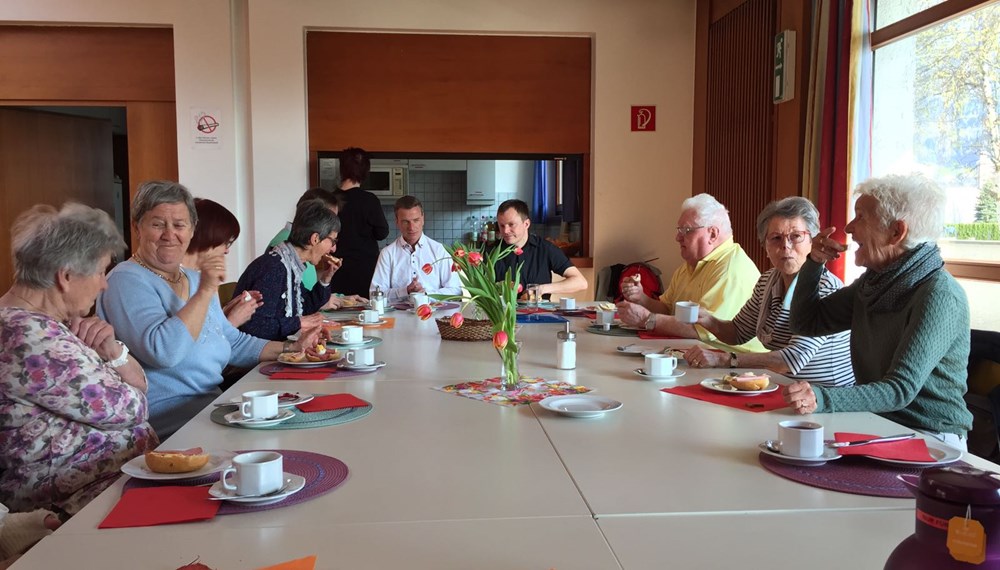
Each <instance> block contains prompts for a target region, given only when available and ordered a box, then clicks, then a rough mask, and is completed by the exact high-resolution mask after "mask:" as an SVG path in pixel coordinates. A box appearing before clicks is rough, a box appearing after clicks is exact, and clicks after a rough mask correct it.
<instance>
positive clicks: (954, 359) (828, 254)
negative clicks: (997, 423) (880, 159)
mask: <svg viewBox="0 0 1000 570" xmlns="http://www.w3.org/2000/svg"><path fill="white" fill-rule="evenodd" d="M855 194H856V195H857V196H858V200H857V202H856V203H855V205H854V210H855V217H854V219H853V220H851V222H850V223H849V224H847V227H846V228H844V229H845V231H846V232H847V233H849V234H851V238H852V239H853V241H854V242H855V243H856V244H857V245H858V249H857V252H856V253H855V258H854V260H855V263H856V264H857V265H859V266H862V267H865V268H867V271H866V272H865V273H864V274H863V275H862V276H861V277H860V278H859V279H858V280H857V281H855V282H854V283H852V284H851V285H848V286H847V287H844V288H843V289H841V290H839V291H836V292H834V293H831V294H830V295H828V296H826V297H823V298H820V297H819V294H818V291H817V285H818V281H819V276H820V274H821V270H822V266H823V264H824V263H826V262H827V261H829V260H831V259H835V258H837V257H839V256H840V253H841V252H843V251H846V249H847V248H846V246H844V245H842V244H839V243H837V242H836V241H834V240H832V239H830V234H831V233H832V232H833V230H834V228H827V229H825V230H823V231H822V232H820V233H819V235H817V236H816V238H814V240H813V246H812V251H811V252H810V253H809V258H808V259H807V260H806V262H805V263H804V264H803V266H802V269H801V270H800V271H799V284H798V287H797V288H796V289H795V294H794V296H793V298H792V320H791V325H792V329H793V330H794V331H795V332H796V333H798V334H804V335H810V336H818V335H826V334H832V333H835V332H838V331H842V330H847V329H850V331H851V359H852V364H853V366H854V376H855V379H856V381H857V384H856V385H854V386H851V387H847V388H825V387H822V386H814V385H810V384H809V383H807V382H796V383H794V384H791V385H789V386H787V387H786V388H785V389H784V390H783V394H784V396H785V400H786V401H787V402H788V403H789V404H790V405H791V406H792V408H793V409H795V411H796V412H798V413H800V414H809V413H812V412H859V411H866V412H874V413H877V414H880V415H882V416H885V417H886V418H888V419H890V420H892V421H894V422H897V423H900V424H903V425H905V426H907V427H910V428H913V429H917V430H920V431H922V432H924V433H927V434H929V435H931V436H933V437H935V438H937V439H938V440H940V441H942V442H944V443H946V444H948V445H950V446H952V447H956V448H958V449H962V450H965V449H966V434H967V432H968V430H969V429H971V427H972V414H971V413H970V412H969V410H968V409H967V408H966V406H965V401H964V399H963V396H964V395H965V391H966V367H967V366H968V363H969V303H968V300H967V299H966V297H965V292H964V291H963V290H962V288H961V287H960V286H959V285H958V282H956V281H955V279H954V278H953V277H952V276H951V275H949V274H948V273H947V272H946V271H944V261H943V260H942V259H941V252H940V250H939V249H938V247H937V244H936V243H935V240H936V239H937V236H938V234H939V232H940V229H941V227H943V219H942V213H943V212H944V208H945V201H946V200H945V195H944V193H942V192H941V190H940V189H939V188H938V187H937V186H936V185H935V184H934V183H932V182H931V181H929V180H927V179H926V178H924V177H923V176H920V175H910V176H886V177H884V178H873V179H871V180H868V181H866V182H863V183H862V184H860V185H859V186H858V188H857V189H856V190H855Z"/></svg>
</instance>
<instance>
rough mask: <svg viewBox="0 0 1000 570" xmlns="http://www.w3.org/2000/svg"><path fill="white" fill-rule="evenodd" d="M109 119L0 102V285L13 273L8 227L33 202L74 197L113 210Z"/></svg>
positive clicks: (55, 203) (2, 287) (0, 288)
mask: <svg viewBox="0 0 1000 570" xmlns="http://www.w3.org/2000/svg"><path fill="white" fill-rule="evenodd" d="M111 155H112V152H111V122H110V121H105V120H98V119H88V118H82V117H70V116H67V115H58V114H55V113H45V112H41V111H29V110H23V109H9V108H0V228H3V231H2V232H0V252H3V253H2V254H0V291H6V290H7V288H8V287H10V283H11V279H12V277H13V273H14V266H13V261H12V260H11V256H10V245H11V244H10V228H11V226H12V224H13V221H14V219H15V218H16V217H17V216H18V214H20V213H21V212H23V211H25V210H27V209H28V208H30V207H31V206H33V205H35V204H51V205H53V206H59V205H61V204H62V203H64V202H66V201H70V200H72V201H76V202H80V203H82V204H86V205H88V206H93V207H96V208H101V209H102V210H104V211H106V212H108V215H110V216H112V217H113V216H114V213H115V208H114V193H113V189H112V183H113V180H114V172H113V169H112V159H111Z"/></svg>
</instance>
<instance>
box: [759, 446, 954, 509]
mask: <svg viewBox="0 0 1000 570" xmlns="http://www.w3.org/2000/svg"><path fill="white" fill-rule="evenodd" d="M758 460H759V461H760V464H761V465H762V466H763V467H764V469H767V470H768V471H770V472H771V473H774V474H776V475H780V476H782V477H784V478H785V479H791V480H792V481H796V482H798V483H803V484H805V485H809V486H810V487H819V488H820V489H829V490H831V491H840V492H841V493H851V494H853V495H870V496H872V497H892V498H896V499H912V498H913V493H911V492H910V491H909V490H907V487H906V485H904V484H903V482H902V481H900V480H899V479H897V478H896V476H897V475H920V472H921V471H923V469H924V468H922V467H903V466H902V465H893V464H889V463H879V462H877V461H872V460H871V459H867V458H864V457H858V456H850V455H848V456H844V457H841V458H840V459H838V460H836V461H830V462H828V463H826V464H825V465H819V466H816V467H804V466H801V465H790V464H788V463H782V462H780V461H778V460H777V459H775V458H773V457H771V456H770V455H767V454H766V453H761V454H760V455H759V456H758ZM951 465H968V463H965V462H964V461H959V462H957V463H952V464H951Z"/></svg>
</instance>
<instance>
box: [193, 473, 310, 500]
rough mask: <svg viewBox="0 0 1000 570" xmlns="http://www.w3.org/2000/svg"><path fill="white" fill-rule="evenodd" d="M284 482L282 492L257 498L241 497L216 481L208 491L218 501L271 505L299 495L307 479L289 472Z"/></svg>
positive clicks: (284, 477)
mask: <svg viewBox="0 0 1000 570" xmlns="http://www.w3.org/2000/svg"><path fill="white" fill-rule="evenodd" d="M282 480H283V481H286V483H285V486H284V487H283V488H282V489H281V492H278V493H273V494H268V495H263V496H257V497H241V496H239V495H237V494H236V491H233V490H231V489H226V488H225V487H223V486H222V481H216V482H215V484H214V485H212V487H211V488H210V489H209V490H208V494H209V495H210V496H212V497H215V498H216V499H225V500H227V501H232V502H234V503H252V504H255V505H270V504H271V503H277V502H278V501H284V500H285V499H286V498H288V497H289V496H290V495H294V494H295V493H298V492H299V491H301V490H302V489H303V488H305V486H306V478H305V477H302V476H301V475H296V474H294V473H288V472H287V471H286V472H285V473H284V474H283V476H282Z"/></svg>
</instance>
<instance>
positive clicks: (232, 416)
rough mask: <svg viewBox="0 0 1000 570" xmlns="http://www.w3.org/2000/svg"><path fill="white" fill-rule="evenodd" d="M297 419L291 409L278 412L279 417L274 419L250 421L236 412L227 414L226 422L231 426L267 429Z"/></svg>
mask: <svg viewBox="0 0 1000 570" xmlns="http://www.w3.org/2000/svg"><path fill="white" fill-rule="evenodd" d="M294 417H295V412H293V411H291V410H289V409H281V410H278V415H276V416H274V417H273V418H267V419H263V420H250V419H247V418H244V417H243V414H241V413H240V412H239V411H238V410H237V411H235V412H229V413H228V414H226V421H227V422H229V423H231V424H239V425H241V426H246V427H267V426H273V425H275V424H280V423H281V422H283V421H285V420H290V419H292V418H294Z"/></svg>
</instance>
